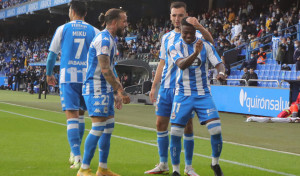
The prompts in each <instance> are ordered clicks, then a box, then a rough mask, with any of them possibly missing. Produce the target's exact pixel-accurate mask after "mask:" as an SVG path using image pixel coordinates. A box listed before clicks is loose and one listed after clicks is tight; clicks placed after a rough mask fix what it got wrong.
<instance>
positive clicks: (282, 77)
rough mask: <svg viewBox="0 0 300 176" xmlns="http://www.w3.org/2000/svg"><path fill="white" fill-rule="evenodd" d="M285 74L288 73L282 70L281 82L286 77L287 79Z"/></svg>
mask: <svg viewBox="0 0 300 176" xmlns="http://www.w3.org/2000/svg"><path fill="white" fill-rule="evenodd" d="M285 73H286V71H284V70H282V71H281V72H280V74H279V78H278V79H279V80H284V77H285Z"/></svg>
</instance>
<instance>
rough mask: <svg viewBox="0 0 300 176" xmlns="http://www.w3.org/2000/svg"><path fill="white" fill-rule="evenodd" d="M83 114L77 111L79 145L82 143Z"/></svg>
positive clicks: (81, 111)
mask: <svg viewBox="0 0 300 176" xmlns="http://www.w3.org/2000/svg"><path fill="white" fill-rule="evenodd" d="M84 112H85V111H83V110H79V137H80V144H81V143H82V138H83V135H84V130H85V120H84Z"/></svg>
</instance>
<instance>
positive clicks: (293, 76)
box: [291, 71, 297, 80]
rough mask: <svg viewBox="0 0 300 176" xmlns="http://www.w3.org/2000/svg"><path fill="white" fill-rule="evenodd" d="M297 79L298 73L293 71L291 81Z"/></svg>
mask: <svg viewBox="0 0 300 176" xmlns="http://www.w3.org/2000/svg"><path fill="white" fill-rule="evenodd" d="M296 79H297V72H296V71H292V72H291V80H296Z"/></svg>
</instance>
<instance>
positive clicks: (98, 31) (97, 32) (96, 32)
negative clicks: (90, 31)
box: [94, 27, 100, 36]
mask: <svg viewBox="0 0 300 176" xmlns="http://www.w3.org/2000/svg"><path fill="white" fill-rule="evenodd" d="M94 31H95V36H96V35H98V34H99V33H100V30H99V29H97V28H95V27H94Z"/></svg>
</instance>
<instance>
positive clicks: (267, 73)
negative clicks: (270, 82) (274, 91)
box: [263, 70, 270, 79]
mask: <svg viewBox="0 0 300 176" xmlns="http://www.w3.org/2000/svg"><path fill="white" fill-rule="evenodd" d="M269 74H270V70H266V71H265V73H264V76H263V79H268V78H269Z"/></svg>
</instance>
